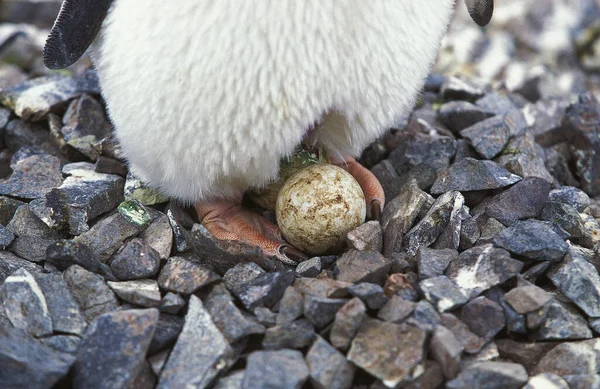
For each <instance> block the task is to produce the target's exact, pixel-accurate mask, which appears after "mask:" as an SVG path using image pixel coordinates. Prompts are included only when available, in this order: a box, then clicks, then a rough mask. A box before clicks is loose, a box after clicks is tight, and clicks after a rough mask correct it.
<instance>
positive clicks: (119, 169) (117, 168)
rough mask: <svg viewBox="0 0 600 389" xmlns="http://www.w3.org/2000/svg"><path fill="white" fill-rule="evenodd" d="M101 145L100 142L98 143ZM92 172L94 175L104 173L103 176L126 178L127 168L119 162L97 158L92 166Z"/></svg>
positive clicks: (106, 158)
mask: <svg viewBox="0 0 600 389" xmlns="http://www.w3.org/2000/svg"><path fill="white" fill-rule="evenodd" d="M100 144H102V142H100ZM94 171H95V172H96V173H104V174H115V175H117V176H121V177H127V167H126V166H125V165H124V164H123V163H121V162H120V161H119V160H117V159H114V158H110V157H105V156H102V155H101V156H99V157H98V159H97V160H96V163H95V164H94Z"/></svg>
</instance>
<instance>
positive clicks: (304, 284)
mask: <svg viewBox="0 0 600 389" xmlns="http://www.w3.org/2000/svg"><path fill="white" fill-rule="evenodd" d="M225 276H227V274H226V275H225ZM293 285H294V288H296V289H298V291H299V292H301V293H303V294H310V295H311V296H319V297H330V296H331V297H333V296H335V297H346V296H347V295H348V291H347V289H348V288H349V287H350V286H352V283H350V282H343V281H337V280H332V279H330V278H306V277H301V278H296V279H295V280H294V284H293Z"/></svg>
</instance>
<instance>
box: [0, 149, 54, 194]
mask: <svg viewBox="0 0 600 389" xmlns="http://www.w3.org/2000/svg"><path fill="white" fill-rule="evenodd" d="M12 169H13V173H12V174H11V175H10V177H9V178H7V179H1V180H0V194H3V195H9V196H14V197H20V198H24V199H37V198H40V197H43V196H44V195H46V194H47V193H48V192H50V191H51V190H52V189H53V188H55V187H57V186H59V185H60V184H61V183H62V181H63V177H62V173H61V171H60V159H58V158H57V157H54V156H52V155H48V154H34V155H32V156H30V157H27V158H24V159H22V160H20V161H18V162H17V163H16V164H15V165H14V166H13V167H12Z"/></svg>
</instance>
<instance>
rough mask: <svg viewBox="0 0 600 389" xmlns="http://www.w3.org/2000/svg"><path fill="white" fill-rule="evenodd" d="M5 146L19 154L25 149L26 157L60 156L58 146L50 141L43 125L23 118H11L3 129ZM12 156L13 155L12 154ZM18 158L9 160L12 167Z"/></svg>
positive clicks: (24, 156)
mask: <svg viewBox="0 0 600 389" xmlns="http://www.w3.org/2000/svg"><path fill="white" fill-rule="evenodd" d="M3 133H4V141H5V142H6V147H7V148H8V149H9V150H10V151H12V152H13V153H16V154H19V153H20V152H23V151H25V154H26V155H23V156H22V157H18V159H21V158H27V157H29V156H31V155H34V154H48V155H53V156H55V157H60V150H59V148H58V147H57V146H56V145H55V144H54V143H53V142H52V139H51V136H50V133H49V132H48V130H47V129H45V128H44V127H42V126H40V125H37V124H34V123H30V122H27V121H23V120H11V121H10V122H9V123H8V124H7V125H6V128H5V129H4V131H3ZM13 157H14V156H13ZM18 159H16V160H15V158H13V161H11V167H12V168H14V165H15V163H14V162H18Z"/></svg>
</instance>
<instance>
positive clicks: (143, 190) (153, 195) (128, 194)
mask: <svg viewBox="0 0 600 389" xmlns="http://www.w3.org/2000/svg"><path fill="white" fill-rule="evenodd" d="M125 199H126V200H137V201H139V202H140V203H142V204H144V205H155V204H160V203H166V202H167V201H169V198H168V197H167V196H165V195H164V194H162V193H160V192H158V191H156V190H155V189H152V188H150V187H148V185H146V183H144V182H143V181H142V180H140V179H139V178H137V177H136V176H134V175H133V174H132V173H131V172H130V173H129V174H127V181H126V182H125Z"/></svg>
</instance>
